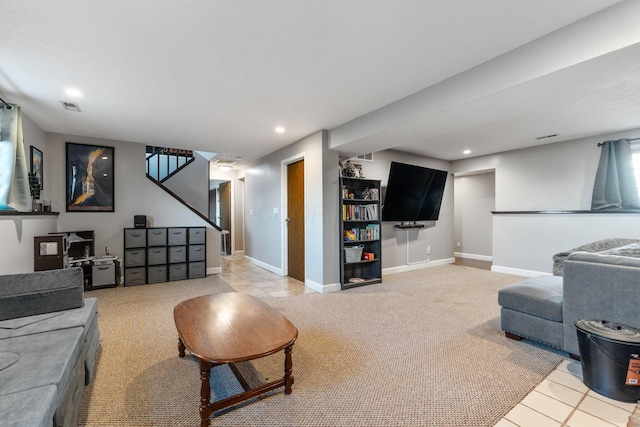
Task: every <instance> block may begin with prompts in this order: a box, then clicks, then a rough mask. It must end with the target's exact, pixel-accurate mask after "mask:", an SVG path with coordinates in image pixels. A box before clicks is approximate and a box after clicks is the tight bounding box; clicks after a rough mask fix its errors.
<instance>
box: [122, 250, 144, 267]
mask: <svg viewBox="0 0 640 427" xmlns="http://www.w3.org/2000/svg"><path fill="white" fill-rule="evenodd" d="M146 257H147V251H146V249H127V250H125V251H124V266H125V267H143V266H144V265H145V261H146V260H145V258H146Z"/></svg>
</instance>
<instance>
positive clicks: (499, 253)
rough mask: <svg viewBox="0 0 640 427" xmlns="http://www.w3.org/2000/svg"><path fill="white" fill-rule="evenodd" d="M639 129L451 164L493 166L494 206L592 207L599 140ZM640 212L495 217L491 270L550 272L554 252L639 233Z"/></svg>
mask: <svg viewBox="0 0 640 427" xmlns="http://www.w3.org/2000/svg"><path fill="white" fill-rule="evenodd" d="M639 136H640V129H633V130H629V131H624V132H616V133H611V134H605V135H599V136H596V137H589V138H581V139H577V140H572V141H566V142H559V143H555V144H547V145H542V146H540V147H534V148H527V149H522V150H514V151H508V152H504V153H500V154H495V155H491V156H484V157H478V158H473V159H466V160H459V161H455V162H453V163H452V170H453V172H455V173H469V172H473V171H474V170H487V169H495V180H496V183H495V191H496V211H549V210H551V211H559V210H565V211H566V210H590V209H591V192H592V187H593V181H594V178H595V174H596V169H597V166H598V160H599V157H600V148H599V147H598V146H597V143H598V142H602V141H606V140H610V139H619V138H634V137H639ZM639 220H640V214H629V215H622V214H592V213H587V214H584V213H581V214H568V213H565V214H553V213H543V214H531V213H529V214H522V213H520V214H499V215H494V216H493V269H494V270H496V271H505V272H511V273H516V274H523V275H536V274H548V273H551V271H552V259H551V257H552V256H553V254H555V253H558V252H561V251H564V250H567V249H570V248H573V247H575V246H578V245H581V244H584V243H588V242H590V241H593V240H598V239H601V238H606V237H628V238H640V227H639V226H638V223H639V222H638V221H639Z"/></svg>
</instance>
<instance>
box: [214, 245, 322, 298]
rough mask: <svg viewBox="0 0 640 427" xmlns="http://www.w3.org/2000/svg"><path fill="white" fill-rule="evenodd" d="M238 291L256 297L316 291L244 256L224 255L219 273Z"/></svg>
mask: <svg viewBox="0 0 640 427" xmlns="http://www.w3.org/2000/svg"><path fill="white" fill-rule="evenodd" d="M218 277H220V278H221V279H222V280H224V281H225V282H226V283H227V284H228V285H229V286H231V287H232V288H233V289H235V290H236V291H238V292H243V293H246V294H250V295H253V296H256V297H288V296H293V295H300V294H308V293H315V291H313V290H311V289H309V288H306V287H305V286H304V283H302V282H301V281H299V280H296V279H292V278H291V277H286V276H285V277H282V276H279V275H277V274H275V273H271V272H270V271H267V270H265V269H264V268H261V267H258V266H257V265H254V264H251V263H250V262H248V261H246V260H245V259H244V257H243V256H240V255H229V256H224V257H222V273H220V274H219V275H218Z"/></svg>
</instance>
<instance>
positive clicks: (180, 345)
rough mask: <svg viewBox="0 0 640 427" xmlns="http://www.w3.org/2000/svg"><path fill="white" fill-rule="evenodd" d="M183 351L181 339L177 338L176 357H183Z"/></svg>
mask: <svg viewBox="0 0 640 427" xmlns="http://www.w3.org/2000/svg"><path fill="white" fill-rule="evenodd" d="M185 350H186V347H185V346H184V344H183V343H182V339H180V337H178V356H180V357H184V351H185Z"/></svg>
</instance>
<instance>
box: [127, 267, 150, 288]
mask: <svg viewBox="0 0 640 427" xmlns="http://www.w3.org/2000/svg"><path fill="white" fill-rule="evenodd" d="M146 282H147V275H146V273H145V268H144V267H133V268H125V269H124V285H125V286H133V285H144V284H145V283H146Z"/></svg>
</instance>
